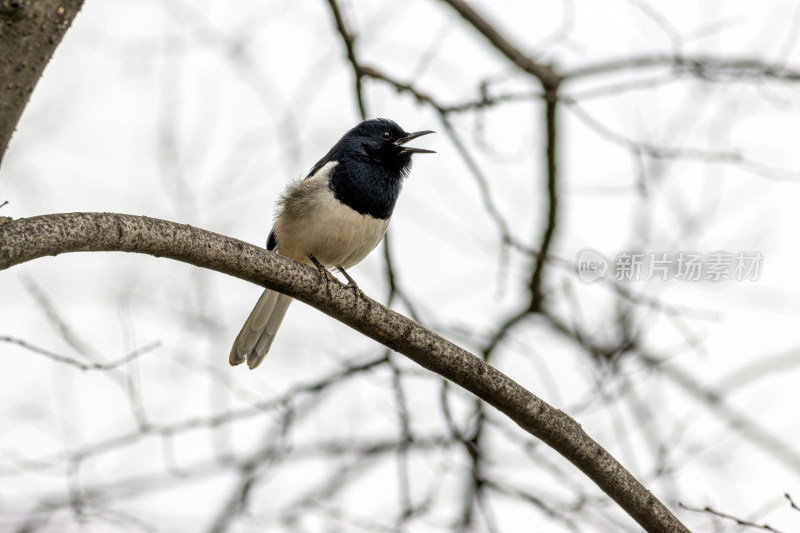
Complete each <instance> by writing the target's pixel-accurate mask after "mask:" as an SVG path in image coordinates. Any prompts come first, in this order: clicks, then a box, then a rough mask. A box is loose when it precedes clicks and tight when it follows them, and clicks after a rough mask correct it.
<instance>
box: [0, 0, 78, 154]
mask: <svg viewBox="0 0 800 533" xmlns="http://www.w3.org/2000/svg"><path fill="white" fill-rule="evenodd" d="M82 5H83V0H0V162H2V160H3V154H4V153H5V151H6V147H7V146H8V142H9V140H11V135H12V134H13V133H14V128H16V127H17V122H18V121H19V118H20V116H22V111H23V109H25V106H26V105H27V104H28V99H29V98H30V96H31V93H32V92H33V88H34V87H35V86H36V82H38V81H39V77H40V76H41V75H42V71H43V70H44V67H45V65H47V62H48V61H50V57H51V56H52V55H53V52H55V49H56V47H57V46H58V43H60V42H61V38H62V37H63V36H64V32H66V31H67V28H69V26H70V24H72V20H73V19H74V18H75V15H77V14H78V11H79V10H80V8H81V6H82Z"/></svg>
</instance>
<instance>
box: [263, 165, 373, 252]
mask: <svg viewBox="0 0 800 533" xmlns="http://www.w3.org/2000/svg"><path fill="white" fill-rule="evenodd" d="M336 164H337V163H336V162H329V163H326V164H325V165H324V166H323V167H321V168H320V169H319V170H318V171H317V172H316V173H315V174H314V175H313V176H310V177H308V178H306V179H304V180H302V181H298V182H295V183H293V184H291V185H290V186H289V187H288V189H287V190H286V193H285V194H284V195H283V197H282V199H281V212H280V214H279V215H278V218H277V220H276V221H275V228H274V232H275V237H276V239H277V242H278V250H279V252H280V253H281V254H282V255H285V256H287V257H291V258H292V259H294V260H295V261H300V262H303V263H310V261H309V260H308V256H309V255H313V256H314V257H315V258H316V259H317V260H318V261H319V262H320V263H322V264H323V265H325V266H329V267H338V266H340V267H343V268H349V267H351V266H353V265H355V264H357V263H359V262H360V261H361V260H362V259H364V258H365V257H366V256H367V254H369V253H370V252H371V251H372V250H373V249H374V248H375V247H376V246H377V245H378V243H380V242H381V239H383V236H384V235H385V234H386V229H387V228H388V227H389V220H388V219H386V220H383V219H378V218H374V217H371V216H369V215H362V214H361V213H359V212H358V211H356V210H354V209H352V208H350V207H348V206H347V205H345V204H343V203H342V202H340V201H339V200H337V199H336V197H335V196H334V195H333V191H332V190H331V188H330V187H329V185H328V181H329V179H330V174H331V171H332V170H333V168H334V167H335V166H336Z"/></svg>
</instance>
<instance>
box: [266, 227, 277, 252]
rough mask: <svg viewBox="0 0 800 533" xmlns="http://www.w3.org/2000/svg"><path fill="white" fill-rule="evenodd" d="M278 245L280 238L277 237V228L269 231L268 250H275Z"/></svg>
mask: <svg viewBox="0 0 800 533" xmlns="http://www.w3.org/2000/svg"><path fill="white" fill-rule="evenodd" d="M277 246H278V240H277V239H276V238H275V230H272V231H270V232H269V237H267V250H270V251H274V250H275V248H277Z"/></svg>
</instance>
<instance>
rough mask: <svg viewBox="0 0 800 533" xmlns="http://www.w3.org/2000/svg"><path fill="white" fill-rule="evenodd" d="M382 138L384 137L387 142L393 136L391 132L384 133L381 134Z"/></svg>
mask: <svg viewBox="0 0 800 533" xmlns="http://www.w3.org/2000/svg"><path fill="white" fill-rule="evenodd" d="M381 137H383V139H384V140H385V141H388V140H390V139H391V138H392V134H391V132H388V131H384V132H383V133H381Z"/></svg>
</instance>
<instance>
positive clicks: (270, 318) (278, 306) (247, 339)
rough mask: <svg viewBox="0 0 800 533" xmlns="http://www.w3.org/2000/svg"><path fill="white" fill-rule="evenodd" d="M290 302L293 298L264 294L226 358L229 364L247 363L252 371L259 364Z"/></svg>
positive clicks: (273, 292) (266, 292)
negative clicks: (228, 356) (228, 357)
mask: <svg viewBox="0 0 800 533" xmlns="http://www.w3.org/2000/svg"><path fill="white" fill-rule="evenodd" d="M290 303H292V299H291V298H290V297H289V296H286V295H285V294H281V293H279V292H276V291H271V290H266V291H264V293H263V294H262V295H261V298H259V299H258V302H256V305H255V307H254V308H253V311H252V312H251V313H250V316H249V317H247V321H246V322H245V323H244V326H243V327H242V331H240V332H239V335H238V336H237V337H236V340H235V341H234V343H233V348H231V355H230V359H229V361H230V363H231V365H238V364H240V363H243V362H244V361H245V360H247V366H249V367H250V368H255V367H257V366H258V365H259V364H260V363H261V361H262V360H263V359H264V357H265V356H266V355H267V352H268V351H269V347H270V346H272V341H273V340H274V339H275V334H276V333H277V332H278V327H279V326H280V325H281V322H282V321H283V317H284V315H286V310H287V309H288V308H289V304H290Z"/></svg>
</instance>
